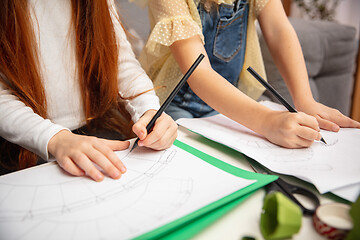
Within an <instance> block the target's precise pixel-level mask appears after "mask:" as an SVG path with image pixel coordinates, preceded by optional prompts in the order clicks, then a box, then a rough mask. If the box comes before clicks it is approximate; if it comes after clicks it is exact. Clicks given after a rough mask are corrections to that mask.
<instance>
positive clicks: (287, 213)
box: [260, 192, 302, 240]
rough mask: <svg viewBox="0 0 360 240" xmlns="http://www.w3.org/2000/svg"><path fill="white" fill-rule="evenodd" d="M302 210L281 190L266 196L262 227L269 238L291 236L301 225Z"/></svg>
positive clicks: (265, 236)
mask: <svg viewBox="0 0 360 240" xmlns="http://www.w3.org/2000/svg"><path fill="white" fill-rule="evenodd" d="M301 220H302V212H301V209H300V207H299V206H298V205H296V204H295V203H294V202H293V201H291V200H290V199H289V198H288V197H286V196H285V195H284V194H282V193H280V192H272V193H270V194H268V195H266V196H265V199H264V206H263V212H262V213H261V219H260V229H261V233H262V235H263V237H264V238H265V239H267V240H274V239H284V238H290V237H291V236H293V235H294V234H295V233H298V232H299V230H300V227H301Z"/></svg>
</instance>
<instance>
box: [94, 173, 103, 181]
mask: <svg viewBox="0 0 360 240" xmlns="http://www.w3.org/2000/svg"><path fill="white" fill-rule="evenodd" d="M95 178H96V181H97V182H101V181H102V180H103V175H102V174H100V173H99V174H96V176H95Z"/></svg>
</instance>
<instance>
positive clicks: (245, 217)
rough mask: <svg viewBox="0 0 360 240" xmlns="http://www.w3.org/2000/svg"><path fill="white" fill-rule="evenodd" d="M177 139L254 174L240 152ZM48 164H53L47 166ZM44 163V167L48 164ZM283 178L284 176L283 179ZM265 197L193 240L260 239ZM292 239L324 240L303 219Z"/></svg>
mask: <svg viewBox="0 0 360 240" xmlns="http://www.w3.org/2000/svg"><path fill="white" fill-rule="evenodd" d="M177 139H178V140H180V141H182V142H184V143H186V144H188V145H190V146H192V147H194V148H196V149H198V150H200V151H202V152H205V153H207V154H209V155H211V156H213V157H216V158H218V159H220V160H222V161H224V162H226V163H228V164H231V165H233V166H235V167H238V168H241V169H244V170H247V171H253V170H252V168H251V167H250V165H249V164H248V162H247V161H246V160H245V159H244V157H243V156H242V155H241V153H238V152H236V151H235V150H232V149H229V148H227V147H225V146H223V145H221V144H218V143H215V142H213V141H211V140H208V139H206V138H204V137H202V136H200V135H198V134H196V133H193V132H191V131H189V130H187V129H185V128H184V127H182V126H179V130H178V138H177ZM47 164H54V163H53V162H52V163H47ZM47 164H45V165H47ZM45 165H39V166H37V167H42V166H45ZM282 177H285V178H286V176H282ZM286 180H287V181H290V182H292V183H296V184H299V185H301V186H303V187H308V188H309V187H310V188H311V189H312V190H315V193H316V194H317V195H318V197H319V199H320V203H321V204H326V203H331V202H334V199H332V198H331V196H330V197H327V196H323V195H320V194H319V193H318V192H317V191H316V189H315V188H314V187H313V186H312V185H310V184H307V183H304V182H303V181H301V180H297V179H295V178H286ZM264 196H265V190H264V189H263V188H262V189H259V190H257V191H256V192H255V193H254V194H252V195H251V196H250V197H249V198H248V199H246V200H245V201H243V202H242V203H241V204H239V205H238V206H236V207H235V208H234V209H233V210H232V211H230V212H229V213H227V214H225V215H224V216H223V217H221V218H220V219H219V220H217V221H216V222H215V223H213V224H212V225H210V226H209V227H207V228H206V229H204V230H203V231H201V232H200V233H198V234H197V235H196V236H195V237H194V238H193V239H194V240H203V239H204V240H205V239H206V240H218V239H226V240H232V239H234V240H240V239H241V238H242V237H244V236H251V237H254V238H255V239H257V240H260V239H263V237H262V235H261V233H260V229H259V222H260V214H261V209H262V206H263V198H264ZM302 200H304V201H305V202H304V201H302V202H303V203H304V205H305V206H307V207H310V206H311V205H306V199H302ZM292 239H294V240H298V239H311V240H317V239H326V238H324V237H322V236H321V235H319V234H318V233H317V232H316V231H315V229H314V228H313V226H312V219H311V218H310V217H303V219H302V227H301V229H300V232H299V233H298V234H297V235H295V236H294V237H293V238H292Z"/></svg>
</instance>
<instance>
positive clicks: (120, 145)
mask: <svg viewBox="0 0 360 240" xmlns="http://www.w3.org/2000/svg"><path fill="white" fill-rule="evenodd" d="M100 141H102V142H103V144H105V145H106V146H108V147H109V148H110V149H111V150H112V151H121V150H125V149H127V148H128V147H129V146H130V142H129V141H118V140H107V139H100Z"/></svg>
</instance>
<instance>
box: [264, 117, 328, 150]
mask: <svg viewBox="0 0 360 240" xmlns="http://www.w3.org/2000/svg"><path fill="white" fill-rule="evenodd" d="M264 129H265V131H264V133H263V134H264V136H265V137H266V138H267V139H268V140H269V141H270V142H272V143H274V144H277V145H280V146H282V147H286V148H303V147H309V146H311V144H312V143H313V142H314V140H320V139H321V135H320V128H319V125H318V122H317V121H316V118H315V117H312V116H310V115H307V114H305V113H302V112H299V113H290V112H287V111H285V112H279V111H271V112H270V114H269V115H268V116H267V117H266V119H264Z"/></svg>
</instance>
